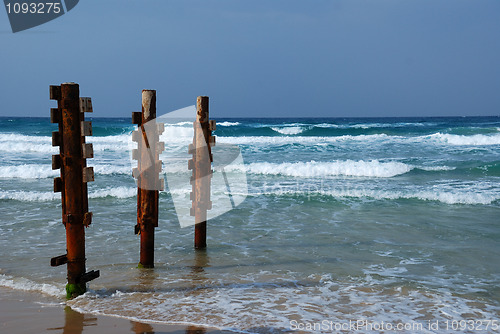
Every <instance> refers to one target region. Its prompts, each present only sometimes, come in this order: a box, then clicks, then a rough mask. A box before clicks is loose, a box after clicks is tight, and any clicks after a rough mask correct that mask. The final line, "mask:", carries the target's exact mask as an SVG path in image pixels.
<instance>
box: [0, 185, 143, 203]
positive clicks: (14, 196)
mask: <svg viewBox="0 0 500 334" xmlns="http://www.w3.org/2000/svg"><path fill="white" fill-rule="evenodd" d="M135 196H137V188H135V187H125V186H120V187H107V188H104V189H96V190H92V191H90V192H89V198H106V197H114V198H131V197H135ZM60 199H61V194H58V193H54V192H52V191H50V192H49V191H22V190H16V191H0V200H15V201H21V202H49V201H55V200H60Z"/></svg>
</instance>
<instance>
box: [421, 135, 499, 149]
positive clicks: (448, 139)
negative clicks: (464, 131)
mask: <svg viewBox="0 0 500 334" xmlns="http://www.w3.org/2000/svg"><path fill="white" fill-rule="evenodd" d="M420 138H423V139H427V138H428V139H430V140H432V141H436V142H439V143H445V144H450V145H456V146H461V145H464V146H471V145H473V146H482V145H500V134H493V135H480V134H477V135H471V136H464V135H453V134H447V133H435V134H433V135H430V136H424V137H420Z"/></svg>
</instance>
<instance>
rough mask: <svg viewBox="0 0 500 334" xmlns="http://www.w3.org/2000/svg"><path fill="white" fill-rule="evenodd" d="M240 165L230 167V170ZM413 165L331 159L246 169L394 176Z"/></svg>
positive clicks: (255, 165) (292, 173) (294, 173)
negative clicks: (329, 160) (328, 160)
mask: <svg viewBox="0 0 500 334" xmlns="http://www.w3.org/2000/svg"><path fill="white" fill-rule="evenodd" d="M234 168H239V167H229V170H231V169H234ZM412 168H413V167H411V166H409V165H407V164H404V163H401V162H394V161H391V162H380V161H378V160H370V161H363V160H359V161H354V160H345V161H331V162H316V161H309V162H295V163H289V162H285V163H280V164H277V163H270V162H257V163H251V164H248V165H246V171H247V172H248V173H252V174H266V175H285V176H293V177H322V176H359V177H393V176H396V175H401V174H405V173H408V172H409V171H410V170H412Z"/></svg>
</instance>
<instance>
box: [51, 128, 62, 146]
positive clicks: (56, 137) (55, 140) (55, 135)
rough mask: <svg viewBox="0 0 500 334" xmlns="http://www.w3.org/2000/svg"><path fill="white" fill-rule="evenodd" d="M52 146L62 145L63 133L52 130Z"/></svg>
mask: <svg viewBox="0 0 500 334" xmlns="http://www.w3.org/2000/svg"><path fill="white" fill-rule="evenodd" d="M52 146H61V134H60V133H59V131H54V132H52Z"/></svg>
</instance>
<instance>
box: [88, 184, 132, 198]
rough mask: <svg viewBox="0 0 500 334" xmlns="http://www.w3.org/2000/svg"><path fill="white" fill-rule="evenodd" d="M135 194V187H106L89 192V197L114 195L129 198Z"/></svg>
mask: <svg viewBox="0 0 500 334" xmlns="http://www.w3.org/2000/svg"><path fill="white" fill-rule="evenodd" d="M134 196H137V188H135V187H134V188H131V187H124V186H121V187H107V188H105V189H99V190H95V191H92V192H90V193H89V197H90V198H104V197H115V198H130V197H134Z"/></svg>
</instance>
